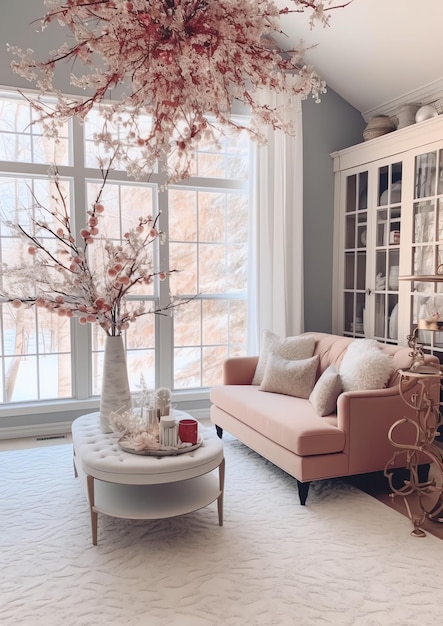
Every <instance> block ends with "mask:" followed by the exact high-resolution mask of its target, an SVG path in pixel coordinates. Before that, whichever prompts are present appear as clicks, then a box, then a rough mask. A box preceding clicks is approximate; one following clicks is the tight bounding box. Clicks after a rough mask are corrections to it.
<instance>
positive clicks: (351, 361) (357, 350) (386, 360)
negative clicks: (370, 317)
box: [340, 339, 395, 391]
mask: <svg viewBox="0 0 443 626" xmlns="http://www.w3.org/2000/svg"><path fill="white" fill-rule="evenodd" d="M394 369H395V366H394V361H393V359H392V357H391V356H390V355H388V354H385V353H384V352H382V350H380V348H379V347H378V343H377V341H375V340H373V339H355V340H354V341H353V342H352V343H350V344H349V346H348V349H347V350H346V353H345V355H344V357H343V360H342V362H341V364H340V377H341V380H342V384H343V389H344V391H358V390H366V389H383V387H385V386H386V385H387V383H388V381H389V379H390V378H391V375H392V373H393V371H394Z"/></svg>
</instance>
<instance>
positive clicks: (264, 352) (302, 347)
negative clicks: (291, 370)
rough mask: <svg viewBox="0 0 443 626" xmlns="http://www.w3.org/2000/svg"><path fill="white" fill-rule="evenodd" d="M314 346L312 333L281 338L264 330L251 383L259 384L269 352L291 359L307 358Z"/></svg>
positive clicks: (311, 353) (312, 351)
mask: <svg viewBox="0 0 443 626" xmlns="http://www.w3.org/2000/svg"><path fill="white" fill-rule="evenodd" d="M314 348H315V339H314V337H313V336H312V335H296V336H295V337H286V338H285V339H283V338H282V337H279V336H278V335H276V334H275V333H273V332H271V331H270V330H265V332H264V333H263V340H262V345H261V348H260V356H259V359H258V363H257V367H256V370H255V374H254V378H253V379H252V384H253V385H261V383H262V380H263V376H264V373H265V369H266V363H267V361H268V356H269V355H270V354H271V352H272V353H274V354H278V355H279V356H281V357H283V358H284V359H288V360H292V361H293V360H295V359H308V358H309V357H311V356H312V355H313V354H314Z"/></svg>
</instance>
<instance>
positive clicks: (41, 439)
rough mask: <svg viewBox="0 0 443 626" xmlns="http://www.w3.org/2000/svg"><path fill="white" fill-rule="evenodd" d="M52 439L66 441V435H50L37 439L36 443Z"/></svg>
mask: <svg viewBox="0 0 443 626" xmlns="http://www.w3.org/2000/svg"><path fill="white" fill-rule="evenodd" d="M50 439H66V435H48V436H47V437H36V439H35V440H36V441H49V440H50Z"/></svg>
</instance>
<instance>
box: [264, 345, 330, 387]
mask: <svg viewBox="0 0 443 626" xmlns="http://www.w3.org/2000/svg"><path fill="white" fill-rule="evenodd" d="M318 362H319V357H318V356H313V357H311V358H310V359H298V360H296V361H291V360H288V359H284V358H283V357H281V356H280V355H278V354H274V353H271V354H270V355H269V356H268V361H267V363H266V368H265V373H264V376H263V381H262V383H261V385H260V387H259V389H260V391H272V392H274V393H284V394H286V395H288V396H296V397H297V398H309V394H310V393H311V391H312V389H313V388H314V384H315V378H316V373H317V367H318Z"/></svg>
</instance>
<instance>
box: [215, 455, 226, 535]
mask: <svg viewBox="0 0 443 626" xmlns="http://www.w3.org/2000/svg"><path fill="white" fill-rule="evenodd" d="M218 479H219V485H220V495H219V496H218V498H217V509H218V523H219V526H223V494H224V488H225V459H223V461H222V462H221V463H220V465H219V468H218Z"/></svg>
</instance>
